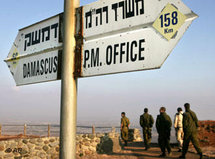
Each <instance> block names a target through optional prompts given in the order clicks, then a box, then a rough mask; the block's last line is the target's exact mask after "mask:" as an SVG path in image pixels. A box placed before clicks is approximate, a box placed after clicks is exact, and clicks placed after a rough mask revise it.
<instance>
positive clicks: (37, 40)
mask: <svg viewBox="0 0 215 159" xmlns="http://www.w3.org/2000/svg"><path fill="white" fill-rule="evenodd" d="M34 34H35V35H34ZM40 34H41V30H39V33H38V31H35V32H32V38H31V40H32V45H35V44H39V43H40Z"/></svg>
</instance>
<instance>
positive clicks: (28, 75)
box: [27, 63, 31, 77]
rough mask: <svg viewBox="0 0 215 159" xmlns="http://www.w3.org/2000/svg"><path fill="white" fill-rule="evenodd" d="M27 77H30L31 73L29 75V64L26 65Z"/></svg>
mask: <svg viewBox="0 0 215 159" xmlns="http://www.w3.org/2000/svg"><path fill="white" fill-rule="evenodd" d="M27 77H31V73H30V63H28V67H27Z"/></svg>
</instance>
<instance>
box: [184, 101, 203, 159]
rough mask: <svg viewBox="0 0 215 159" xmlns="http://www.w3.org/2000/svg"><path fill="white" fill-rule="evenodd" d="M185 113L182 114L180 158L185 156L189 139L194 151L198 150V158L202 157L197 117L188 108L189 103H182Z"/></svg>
mask: <svg viewBox="0 0 215 159" xmlns="http://www.w3.org/2000/svg"><path fill="white" fill-rule="evenodd" d="M184 108H185V113H184V114H183V131H184V142H183V148H182V155H181V156H180V158H185V155H186V153H187V150H188V147H189V143H190V141H191V142H192V143H193V146H194V147H195V149H196V151H197V152H198V154H199V156H200V159H201V158H202V157H203V155H202V150H201V148H200V147H199V141H198V137H197V134H198V127H199V125H198V118H197V116H196V114H195V113H194V112H193V111H191V110H190V104H189V103H185V104H184Z"/></svg>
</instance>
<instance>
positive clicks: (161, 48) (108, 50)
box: [79, 0, 198, 77]
mask: <svg viewBox="0 0 215 159" xmlns="http://www.w3.org/2000/svg"><path fill="white" fill-rule="evenodd" d="M82 12H83V13H82V18H83V24H82V25H83V33H82V35H83V46H82V51H81V58H80V60H81V69H80V71H79V76H80V77H88V76H96V75H104V74H112V73H119V72H129V71H137V70H147V69H155V68H160V67H161V65H162V64H163V63H164V61H165V59H166V58H167V57H168V55H169V54H170V52H171V51H172V50H173V48H174V47H175V46H176V44H177V43H178V41H179V40H180V38H181V37H182V36H183V34H184V32H185V31H186V30H187V28H188V27H189V26H190V24H191V23H192V21H193V20H194V19H195V18H197V17H198V16H197V15H196V14H195V13H193V12H192V11H191V10H190V9H189V8H188V7H187V6H185V4H184V3H183V2H182V1H181V0H162V1H158V0H99V1H97V2H94V3H92V4H89V5H86V6H83V8H82Z"/></svg>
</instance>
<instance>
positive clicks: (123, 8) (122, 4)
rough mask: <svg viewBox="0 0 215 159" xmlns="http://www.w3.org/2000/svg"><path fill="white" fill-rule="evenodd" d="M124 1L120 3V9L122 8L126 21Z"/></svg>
mask: <svg viewBox="0 0 215 159" xmlns="http://www.w3.org/2000/svg"><path fill="white" fill-rule="evenodd" d="M124 3H125V2H124V1H122V2H119V8H120V7H122V18H123V19H125V5H124Z"/></svg>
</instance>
